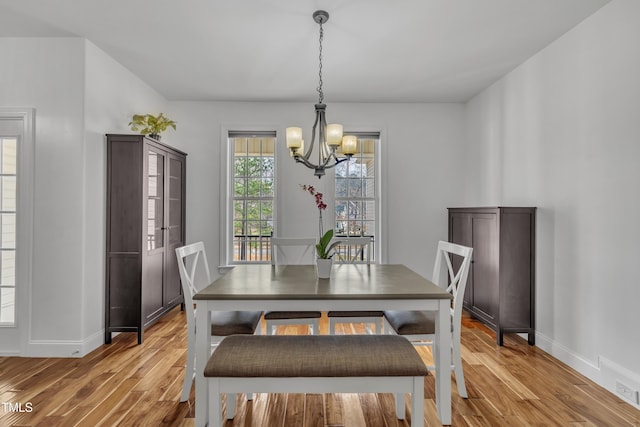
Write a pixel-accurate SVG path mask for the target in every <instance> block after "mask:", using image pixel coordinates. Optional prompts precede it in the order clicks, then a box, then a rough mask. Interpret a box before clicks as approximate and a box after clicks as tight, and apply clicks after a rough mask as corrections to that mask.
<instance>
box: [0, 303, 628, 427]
mask: <svg viewBox="0 0 640 427" xmlns="http://www.w3.org/2000/svg"><path fill="white" fill-rule="evenodd" d="M463 323H464V327H463V332H462V345H463V348H462V356H463V359H464V360H463V363H464V371H465V378H466V384H467V390H468V393H469V399H462V398H460V397H459V396H458V394H457V390H456V387H455V384H452V388H453V390H454V391H453V396H452V404H453V408H452V409H453V424H452V425H454V426H640V411H638V410H636V409H635V408H634V407H632V406H631V405H629V404H627V403H625V402H623V401H622V400H621V399H619V398H617V397H616V396H614V395H613V394H611V393H609V392H608V391H606V390H604V389H603V388H601V387H599V386H597V385H596V384H594V383H593V382H591V381H590V380H588V379H587V378H585V377H584V376H582V375H580V374H578V373H577V372H575V371H573V370H572V369H570V368H568V367H567V366H565V365H564V364H562V363H560V362H558V361H557V360H555V359H554V358H552V357H550V356H549V355H548V354H546V353H545V352H543V351H542V350H540V349H538V348H536V347H530V346H528V345H527V343H526V341H525V340H523V339H521V338H520V337H518V336H515V335H507V336H505V345H504V347H497V346H496V344H495V334H494V333H493V332H491V331H490V330H488V329H487V328H486V327H485V326H484V325H482V324H480V323H478V322H476V321H474V320H473V319H470V318H469V317H464V319H463ZM185 324H186V320H185V315H184V313H183V312H180V311H179V310H178V309H176V310H173V311H172V312H171V313H169V315H167V316H166V317H165V318H163V319H162V320H161V321H160V322H158V323H157V324H156V325H154V326H152V327H151V328H149V329H148V330H147V332H146V334H145V341H144V343H143V344H142V345H140V346H139V345H137V342H136V335H135V334H120V335H119V336H117V337H115V338H114V340H113V343H112V344H111V345H105V346H102V347H100V348H99V349H97V350H95V351H94V352H92V353H91V354H89V355H88V356H86V357H84V358H82V359H35V358H33V359H32V358H0V426H3V427H4V426H17V427H19V426H24V427H26V426H64V427H67V426H90V427H94V426H116V425H117V426H181V427H184V426H193V425H194V418H193V417H194V408H193V401H194V396H193V393H194V392H193V390H192V393H191V398H190V400H189V401H188V402H185V403H179V402H178V400H179V396H180V391H181V387H182V379H183V373H184V366H185V357H186V348H187V345H186V332H185ZM327 329H328V324H327V321H326V318H323V319H322V323H321V331H322V333H326V332H327ZM339 331H340V329H339ZM341 331H342V332H343V333H364V328H363V327H362V325H351V326H345V328H344V329H342V330H341ZM279 332H280V333H292V334H296V333H305V331H304V330H303V329H302V328H298V327H281V329H280V331H279ZM419 351H420V353H421V355H422V356H423V358H424V359H425V361H430V360H431V352H430V350H429V348H426V347H420V348H419ZM406 404H407V406H408V404H409V402H408V400H407V402H406ZM237 405H238V407H237V411H238V412H237V415H236V418H235V419H234V420H232V421H228V422H227V424H226V427H231V426H256V427H264V426H268V427H272V426H285V427H289V426H292V427H299V426H300V427H312V426H313V427H339V426H344V427H360V426H363V427H392V426H393V427H400V426H404V427H408V426H409V421H410V417H409V419H407V420H405V421H400V420H397V419H396V418H395V412H394V400H393V396H392V395H390V394H327V395H319V394H307V395H304V394H289V395H285V394H257V395H256V397H255V400H254V401H253V402H251V403H247V402H246V400H245V399H244V396H240V397H239V398H238V403H237ZM424 405H425V421H424V424H425V425H426V426H436V425H439V424H438V419H437V417H436V409H435V403H434V377H433V376H429V377H427V378H426V380H425V401H424Z"/></svg>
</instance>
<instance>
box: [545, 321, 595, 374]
mask: <svg viewBox="0 0 640 427" xmlns="http://www.w3.org/2000/svg"><path fill="white" fill-rule="evenodd" d="M536 346H538V347H540V348H541V349H542V350H544V351H546V352H547V353H549V354H550V355H552V356H553V357H555V358H556V359H558V360H559V361H561V362H562V363H564V364H566V365H569V366H570V367H571V368H573V369H575V370H576V371H578V372H580V373H581V374H582V375H584V376H585V377H587V378H589V379H590V380H591V381H593V382H595V383H598V384H599V385H602V384H600V367H599V366H598V362H591V361H589V360H587V359H585V358H584V357H582V356H580V355H579V354H577V353H575V352H573V351H572V350H570V349H568V348H567V347H565V346H563V345H562V344H558V343H557V342H555V341H553V340H551V339H550V338H548V337H546V336H544V335H543V334H541V333H539V332H536Z"/></svg>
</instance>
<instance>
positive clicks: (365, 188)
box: [335, 132, 380, 262]
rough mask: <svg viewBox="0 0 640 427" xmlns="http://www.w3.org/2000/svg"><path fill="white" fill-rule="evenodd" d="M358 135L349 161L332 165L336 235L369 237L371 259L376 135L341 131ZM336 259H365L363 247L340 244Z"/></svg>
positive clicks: (374, 209) (374, 216) (375, 183)
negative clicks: (356, 149) (333, 172)
mask: <svg viewBox="0 0 640 427" xmlns="http://www.w3.org/2000/svg"><path fill="white" fill-rule="evenodd" d="M346 133H349V134H351V135H354V134H355V135H356V136H357V137H358V151H357V152H356V154H355V155H353V156H352V157H351V159H350V160H349V161H345V162H342V163H340V164H339V165H337V166H336V168H335V170H336V173H335V176H336V177H335V219H336V226H335V230H336V236H338V237H340V236H341V237H370V238H371V241H372V243H371V248H372V250H371V254H372V255H371V256H372V260H371V262H373V261H374V260H375V237H376V230H377V223H376V213H377V209H378V206H377V205H378V198H377V182H376V145H377V144H378V142H379V140H380V135H379V134H378V133H375V134H369V133H367V134H365V133H353V132H345V134H346ZM338 252H339V255H340V256H339V257H338V258H339V259H354V257H358V258H359V261H361V262H362V261H365V257H366V254H367V251H361V250H360V247H359V246H356V245H341V246H340V247H339V248H338Z"/></svg>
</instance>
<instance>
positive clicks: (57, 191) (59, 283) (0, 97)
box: [0, 38, 84, 355]
mask: <svg viewBox="0 0 640 427" xmlns="http://www.w3.org/2000/svg"><path fill="white" fill-rule="evenodd" d="M82 51H83V49H82V41H81V40H80V39H68V38H56V39H42V38H28V39H27V38H0V57H1V58H2V62H3V64H11V66H10V67H6V66H2V67H0V103H2V105H3V106H26V107H35V109H36V117H35V122H36V134H35V164H36V171H35V192H34V198H35V200H34V233H33V235H34V242H33V277H32V289H31V301H29V308H30V310H31V312H32V316H31V325H30V329H28V330H24V329H26V327H27V325H19V326H20V327H21V328H22V330H21V333H26V334H28V340H29V345H30V348H35V349H37V348H40V347H46V346H48V345H49V344H51V343H52V342H55V343H59V342H68V341H78V340H79V339H80V337H81V319H80V316H79V310H78V307H80V304H81V297H80V293H79V290H80V283H82V277H81V266H80V262H79V261H78V260H79V259H80V258H81V257H80V252H79V249H78V248H79V247H80V245H81V242H82V230H81V228H79V227H78V226H77V225H78V224H80V223H81V222H82V218H83V216H82V212H83V209H82V168H83V159H82V150H81V144H80V142H81V141H82V129H83V111H82V97H83V79H84V76H83V54H82ZM22 307H23V308H25V309H27V304H24V305H23V306H22ZM35 351H37V350H35ZM69 355H70V353H69Z"/></svg>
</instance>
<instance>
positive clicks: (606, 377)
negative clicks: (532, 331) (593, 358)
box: [536, 333, 640, 409]
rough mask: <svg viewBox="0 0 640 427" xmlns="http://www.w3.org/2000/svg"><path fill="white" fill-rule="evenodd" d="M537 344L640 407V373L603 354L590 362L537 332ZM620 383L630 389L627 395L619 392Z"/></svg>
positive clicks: (619, 396)
mask: <svg viewBox="0 0 640 427" xmlns="http://www.w3.org/2000/svg"><path fill="white" fill-rule="evenodd" d="M536 345H537V346H538V347H540V348H541V349H542V350H544V351H546V352H547V353H549V354H550V355H551V356H553V357H555V358H556V359H558V360H560V361H561V362H563V363H565V364H566V365H569V366H570V367H571V368H573V369H575V370H576V371H578V372H579V373H581V374H582V375H584V376H585V377H587V378H589V379H590V380H591V381H593V382H595V383H596V384H598V385H599V386H601V387H603V388H605V389H606V390H608V391H609V392H611V393H612V394H614V395H615V396H617V397H618V398H620V399H622V400H624V401H625V402H627V403H628V404H630V405H632V406H634V407H635V408H637V409H640V403H638V399H639V398H640V375H638V374H636V373H635V372H632V371H630V370H629V369H627V368H625V367H623V366H620V365H618V364H617V363H615V362H613V361H611V360H609V359H607V358H605V357H602V356H600V357H599V358H598V359H599V360H598V362H597V363H593V362H590V361H588V360H586V359H585V358H584V357H582V356H580V355H578V354H576V353H575V352H573V351H571V350H569V349H568V348H566V347H565V346H563V345H560V344H558V343H556V342H554V341H553V340H551V339H549V338H548V337H546V336H544V335H542V334H540V333H536ZM620 384H623V385H624V388H625V389H626V390H627V391H628V393H627V394H626V395H625V394H622V393H620V392H619V390H618V387H619V385H620Z"/></svg>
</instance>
